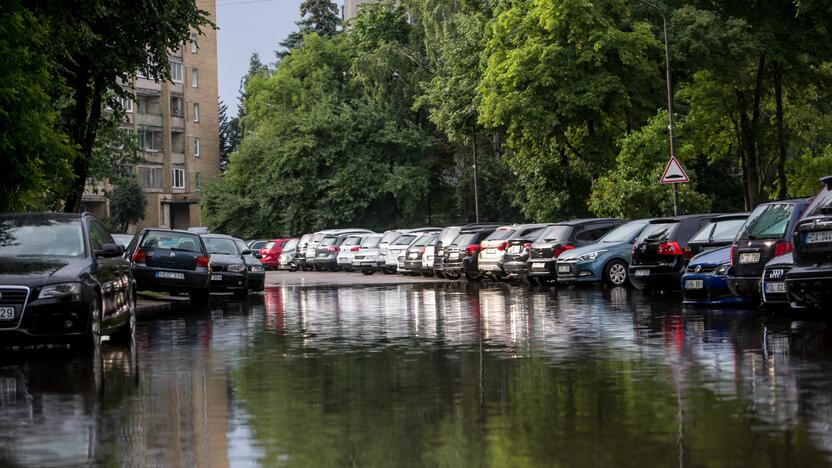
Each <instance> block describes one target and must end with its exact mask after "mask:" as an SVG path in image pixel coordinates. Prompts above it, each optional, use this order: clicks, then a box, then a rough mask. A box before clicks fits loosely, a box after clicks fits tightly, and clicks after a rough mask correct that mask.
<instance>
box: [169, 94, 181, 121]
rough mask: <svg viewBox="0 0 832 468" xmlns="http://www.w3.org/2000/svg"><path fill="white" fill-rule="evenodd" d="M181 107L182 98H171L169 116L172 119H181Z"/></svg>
mask: <svg viewBox="0 0 832 468" xmlns="http://www.w3.org/2000/svg"><path fill="white" fill-rule="evenodd" d="M182 107H183V106H182V98H181V97H178V96H171V98H170V115H171V116H173V117H182Z"/></svg>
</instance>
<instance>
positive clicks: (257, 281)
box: [248, 272, 266, 291]
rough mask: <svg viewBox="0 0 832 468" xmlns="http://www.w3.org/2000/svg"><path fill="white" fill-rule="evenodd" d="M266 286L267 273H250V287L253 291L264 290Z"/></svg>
mask: <svg viewBox="0 0 832 468" xmlns="http://www.w3.org/2000/svg"><path fill="white" fill-rule="evenodd" d="M265 286H266V274H265V273H252V272H249V273H248V288H249V289H251V290H252V291H262V290H263V288H264V287H265Z"/></svg>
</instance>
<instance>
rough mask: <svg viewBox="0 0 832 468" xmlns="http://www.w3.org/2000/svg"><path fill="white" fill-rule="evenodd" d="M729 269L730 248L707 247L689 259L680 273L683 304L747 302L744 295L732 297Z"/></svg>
mask: <svg viewBox="0 0 832 468" xmlns="http://www.w3.org/2000/svg"><path fill="white" fill-rule="evenodd" d="M706 227H707V225H706ZM688 245H690V244H688ZM730 269H731V248H730V247H722V248H718V249H716V250H709V251H706V252H703V253H701V254H699V255H696V256H694V257H693V258H691V259H690V262H688V266H687V270H686V271H685V274H684V275H682V282H681V286H682V297H683V301H682V303H683V304H693V305H729V304H731V305H733V304H742V303H746V302H748V298H747V297H744V296H735V295H733V294H731V290H730V289H728V280H727V278H726V275H728V272H729V270H730Z"/></svg>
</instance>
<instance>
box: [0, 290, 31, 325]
mask: <svg viewBox="0 0 832 468" xmlns="http://www.w3.org/2000/svg"><path fill="white" fill-rule="evenodd" d="M28 298H29V288H24V287H8V286H0V306H6V307H14V308H15V311H16V318H17V320H4V321H2V322H0V329H2V328H16V327H17V324H18V323H19V320H20V316H21V315H22V314H23V308H24V307H25V306H26V301H27V299H28Z"/></svg>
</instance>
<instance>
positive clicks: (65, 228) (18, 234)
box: [0, 219, 85, 257]
mask: <svg viewBox="0 0 832 468" xmlns="http://www.w3.org/2000/svg"><path fill="white" fill-rule="evenodd" d="M84 253H85V249H84V232H83V230H82V228H81V222H80V221H63V220H43V221H40V220H39V221H33V220H27V219H10V220H5V221H0V256H3V257H46V256H48V257H51V256H59V257H83V256H84Z"/></svg>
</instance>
